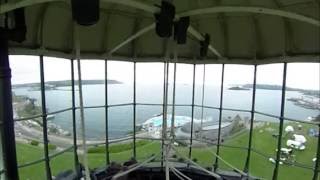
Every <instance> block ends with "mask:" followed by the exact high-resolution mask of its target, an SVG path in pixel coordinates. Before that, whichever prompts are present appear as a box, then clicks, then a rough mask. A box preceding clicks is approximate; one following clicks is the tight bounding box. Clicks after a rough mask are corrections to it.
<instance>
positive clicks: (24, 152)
mask: <svg viewBox="0 0 320 180" xmlns="http://www.w3.org/2000/svg"><path fill="white" fill-rule="evenodd" d="M289 124H290V125H293V126H294V128H295V129H297V124H296V123H286V124H285V126H286V125H289ZM310 127H311V125H305V124H304V125H303V128H302V130H300V132H299V134H303V135H305V137H306V138H307V143H306V147H307V148H306V150H304V151H295V152H294V154H295V155H296V161H297V162H299V163H303V164H305V165H308V166H310V167H312V166H313V162H312V161H311V159H312V158H314V157H315V153H316V148H317V138H315V137H310V136H308V135H307V132H308V129H309V128H310ZM313 128H316V127H313ZM277 130H278V126H277V124H274V123H268V124H266V125H264V126H262V127H259V128H255V129H254V132H253V148H255V149H257V150H258V151H261V152H263V153H265V154H266V155H268V157H275V152H276V151H275V149H276V146H277V138H274V137H273V136H272V134H276V133H277ZM248 138H249V136H248V132H247V131H246V132H243V133H241V134H238V135H237V136H235V137H233V138H230V139H228V140H225V141H224V144H225V145H231V146H247V145H248ZM288 138H289V136H287V137H284V138H283V141H282V144H283V146H282V147H285V143H286V140H287V139H288ZM160 143H161V142H159V141H137V159H138V160H139V161H142V160H144V159H147V158H148V157H150V156H151V155H152V154H157V153H158V152H160V151H161V144H160ZM179 149H180V151H181V152H182V153H183V154H188V148H187V147H180V148H179ZM90 151H91V153H89V154H88V158H89V166H90V168H96V167H101V166H104V165H105V159H106V158H105V152H104V147H95V149H91V150H90ZM210 151H213V152H215V151H216V147H215V146H210V147H207V148H193V149H192V158H196V159H197V161H198V163H199V164H201V165H202V166H204V167H211V166H212V164H213V162H214V156H213V154H212V153H211V152H210ZM53 152H54V151H52V152H51V153H53ZM110 152H111V153H110V160H111V161H118V162H123V161H126V160H128V159H130V158H131V157H132V155H133V151H132V143H122V144H115V145H111V146H110ZM17 154H18V162H19V164H24V163H26V162H30V161H33V160H36V159H40V158H41V157H43V150H42V148H41V147H37V146H32V145H28V144H21V143H17ZM251 154H252V156H251V161H250V172H251V174H252V175H254V176H258V177H262V178H266V179H271V177H272V173H273V168H274V164H272V163H271V162H269V160H268V158H265V157H263V156H261V155H259V154H257V153H255V152H252V153H251ZM220 155H221V156H222V157H223V158H224V159H225V160H226V161H227V162H229V163H230V164H232V165H234V166H235V167H237V168H239V169H243V167H244V164H245V159H246V156H247V151H246V150H242V149H235V148H229V147H224V146H222V147H221V151H220ZM80 159H81V157H80ZM50 165H51V170H52V174H53V175H56V174H57V173H58V172H61V171H62V170H66V169H72V168H73V153H72V152H66V153H64V154H62V155H60V156H57V157H55V158H53V159H51V161H50ZM219 168H222V169H230V168H229V167H227V166H226V165H225V164H223V162H220V161H219ZM19 173H20V179H23V180H28V179H30V180H38V179H39V180H43V179H45V169H44V163H40V164H36V165H33V166H28V167H24V168H20V169H19ZM312 175H313V172H312V171H311V170H307V169H302V168H297V167H294V166H290V165H280V169H279V179H281V180H293V179H299V180H300V179H311V177H312Z"/></svg>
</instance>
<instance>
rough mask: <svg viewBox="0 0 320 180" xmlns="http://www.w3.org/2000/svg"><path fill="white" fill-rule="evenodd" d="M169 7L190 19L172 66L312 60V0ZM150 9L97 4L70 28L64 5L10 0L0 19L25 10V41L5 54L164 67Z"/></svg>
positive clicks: (109, 1)
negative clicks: (202, 46)
mask: <svg viewBox="0 0 320 180" xmlns="http://www.w3.org/2000/svg"><path fill="white" fill-rule="evenodd" d="M173 2H174V5H175V7H176V12H177V13H176V18H179V17H182V16H190V18H191V24H190V27H189V29H188V40H187V44H185V45H178V46H177V52H178V55H179V62H185V63H237V64H265V63H277V62H285V61H286V62H319V57H320V42H319V39H320V18H319V17H320V12H319V7H320V1H319V0H250V1H248V0H223V1H222V0H214V1H213V0H201V1H199V0H198V1H195V0H174V1H173ZM154 4H160V0H157V1H151V0H139V1H138V0H100V8H101V9H100V21H99V22H98V23H97V24H96V25H93V26H89V27H83V26H78V25H75V24H74V22H73V21H72V15H71V7H70V1H66V0H20V1H16V0H12V1H10V0H9V2H8V3H5V4H1V6H0V14H3V13H6V12H10V11H12V10H14V9H16V8H20V7H24V8H25V13H26V22H27V39H26V41H25V42H23V43H15V42H10V44H9V46H10V54H19V55H46V56H55V57H61V58H76V57H77V55H76V46H78V47H80V49H81V58H82V59H113V60H127V61H133V59H134V60H135V61H146V62H149V61H163V60H164V54H165V51H166V47H165V41H164V40H163V39H161V38H159V37H158V36H157V35H156V33H155V30H154V27H155V25H154V18H153V14H154V13H155V12H157V11H158V8H156V7H155V6H154ZM75 32H77V33H75ZM204 33H208V34H210V36H211V42H210V46H209V54H208V58H207V59H206V60H197V59H198V58H197V57H198V56H199V41H200V40H203V36H202V34H204ZM76 37H78V38H76ZM76 40H79V41H76ZM76 42H78V43H76ZM173 46H174V45H173V44H172V43H171V44H169V47H168V48H169V50H170V54H172V53H173V52H172V51H173V50H172V49H173Z"/></svg>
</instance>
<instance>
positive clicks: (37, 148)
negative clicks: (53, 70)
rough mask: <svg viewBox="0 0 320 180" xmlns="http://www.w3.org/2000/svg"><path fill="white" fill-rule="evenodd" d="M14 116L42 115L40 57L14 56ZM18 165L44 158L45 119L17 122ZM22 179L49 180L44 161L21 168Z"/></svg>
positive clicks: (11, 58) (12, 57)
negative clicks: (43, 126) (46, 177)
mask: <svg viewBox="0 0 320 180" xmlns="http://www.w3.org/2000/svg"><path fill="white" fill-rule="evenodd" d="M10 66H11V70H12V101H13V104H12V106H13V113H14V119H19V118H27V117H32V116H36V115H41V113H42V110H41V94H40V64H39V57H38V56H10ZM14 126H15V137H16V150H17V159H18V165H23V164H26V163H30V162H34V161H36V160H40V159H43V158H44V155H43V152H44V151H43V133H42V118H41V117H40V118H33V119H30V120H24V121H16V122H15V124H14ZM19 176H20V179H36V180H37V179H39V180H42V179H45V168H44V163H43V162H42V163H39V164H35V165H32V166H27V167H23V168H19Z"/></svg>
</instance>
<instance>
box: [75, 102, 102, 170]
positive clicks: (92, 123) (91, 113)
mask: <svg viewBox="0 0 320 180" xmlns="http://www.w3.org/2000/svg"><path fill="white" fill-rule="evenodd" d="M76 112H77V119H76V121H77V136H78V138H79V139H78V141H80V142H81V143H82V140H81V139H82V137H81V121H80V110H79V109H77V111H76ZM84 116H85V127H86V129H85V130H86V140H87V144H88V161H89V162H88V163H89V167H90V168H97V167H101V166H103V165H105V164H106V157H105V145H101V146H98V145H97V146H93V145H92V144H96V143H104V142H105V137H106V136H105V134H106V128H105V121H106V119H105V108H93V109H85V110H84ZM79 149H80V150H82V148H81V147H79ZM79 160H80V161H83V158H82V156H81V155H80V154H79Z"/></svg>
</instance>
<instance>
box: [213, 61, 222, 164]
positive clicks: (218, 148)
mask: <svg viewBox="0 0 320 180" xmlns="http://www.w3.org/2000/svg"><path fill="white" fill-rule="evenodd" d="M223 83H224V64H222V73H221V86H220V88H221V89H220V107H219V129H218V142H217V153H216V154H217V155H218V156H219V154H220V135H221V121H222V105H223ZM213 166H214V170H217V168H218V158H216V159H215V163H214V165H213Z"/></svg>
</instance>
